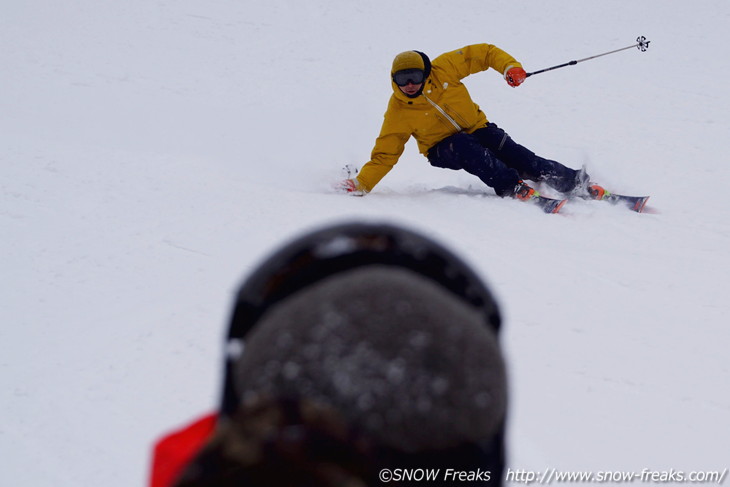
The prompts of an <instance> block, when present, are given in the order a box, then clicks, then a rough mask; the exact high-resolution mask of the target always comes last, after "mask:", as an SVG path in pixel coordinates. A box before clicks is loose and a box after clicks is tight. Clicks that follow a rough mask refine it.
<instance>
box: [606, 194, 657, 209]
mask: <svg viewBox="0 0 730 487" xmlns="http://www.w3.org/2000/svg"><path fill="white" fill-rule="evenodd" d="M599 201H608V202H609V203H611V204H613V205H624V206H626V207H627V208H628V209H630V210H631V211H635V212H637V213H642V212H643V211H644V207H645V206H646V202H647V201H649V197H648V196H627V195H624V194H614V193H610V194H606V196H604V197H603V199H601V200H599Z"/></svg>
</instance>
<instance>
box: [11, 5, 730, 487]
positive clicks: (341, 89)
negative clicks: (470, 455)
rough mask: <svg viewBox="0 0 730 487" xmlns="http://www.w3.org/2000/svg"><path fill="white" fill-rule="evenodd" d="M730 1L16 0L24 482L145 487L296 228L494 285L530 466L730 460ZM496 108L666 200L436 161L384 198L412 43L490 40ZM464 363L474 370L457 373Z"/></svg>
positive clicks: (15, 255) (18, 438)
mask: <svg viewBox="0 0 730 487" xmlns="http://www.w3.org/2000/svg"><path fill="white" fill-rule="evenodd" d="M728 22H730V3H728V2H726V1H725V0H698V1H697V2H688V1H686V0H681V1H680V0H643V1H639V2H585V1H582V0H556V1H554V2H542V1H539V0H525V1H519V2H518V1H514V0H494V1H490V2H484V1H476V0H462V1H460V2H444V1H431V0H421V1H420V2H418V3H417V4H413V3H412V2H393V1H386V0H375V1H370V2H350V1H342V0H312V1H306V2H304V1H295V0H290V1H272V2H256V1H253V0H244V1H233V0H212V1H205V2H203V1H199V0H175V1H173V0H156V1H154V2H150V1H146V0H145V1H143V0H127V1H124V2H114V1H108V0H76V1H74V2H56V1H50V0H25V1H22V2H19V1H16V2H5V3H4V5H3V7H2V14H1V15H0V45H1V46H2V49H0V66H2V70H0V134H2V135H1V136H0V137H1V140H2V144H0V167H1V168H2V177H1V178H0V235H1V237H0V255H2V267H1V271H2V281H3V284H2V285H3V288H2V293H0V317H1V319H2V325H1V326H0V383H1V384H2V387H1V388H0V409H1V411H0V414H1V416H0V418H1V419H2V421H1V423H0V468H1V470H2V477H3V479H4V480H3V485H13V486H15V487H22V486H29V487H30V486H32V487H37V486H46V485H47V486H51V485H52V486H54V487H78V486H82V485H105V486H119V487H122V486H125V487H126V486H130V485H145V483H146V481H147V480H146V479H147V475H148V465H149V459H150V448H151V446H152V444H153V441H154V440H155V439H156V438H158V437H159V436H160V435H161V434H162V433H164V432H166V431H169V430H170V429H171V428H175V427H178V426H180V425H182V424H184V423H186V422H187V421H189V420H191V419H193V418H194V417H196V416H197V415H199V414H201V413H204V412H206V411H209V410H212V409H213V408H214V407H215V406H216V404H217V401H218V396H219V389H220V379H221V359H222V339H223V335H224V332H225V329H226V327H227V321H228V318H229V313H230V310H231V305H232V303H233V298H234V294H235V291H236V290H237V287H238V286H239V284H240V283H241V281H242V280H243V279H244V278H245V277H246V276H247V275H248V273H249V272H251V270H252V269H254V268H255V267H256V266H257V265H258V263H260V262H261V260H262V258H264V257H265V256H266V255H268V254H269V253H270V252H272V251H273V250H274V249H276V248H278V247H279V246H280V245H282V244H283V243H285V242H287V241H288V240H289V239H290V238H293V237H295V236H297V235H300V234H301V233H302V232H305V231H308V230H311V229H313V228H319V227H321V226H323V225H326V224H330V223H333V222H340V221H385V222H390V223H396V224H400V225H404V226H407V227H408V228H412V229H414V230H417V231H420V232H422V233H426V234H428V235H431V236H432V237H433V238H435V239H436V240H438V241H439V242H441V243H443V244H445V245H446V246H447V247H449V248H451V249H452V250H454V251H455V252H456V253H457V254H459V255H461V256H462V257H463V258H464V259H465V260H466V261H467V262H469V263H470V264H471V265H473V266H474V268H475V269H476V271H477V272H478V273H479V274H480V275H481V276H483V278H484V279H485V280H486V282H488V284H489V286H490V287H491V288H492V290H493V291H494V293H495V294H496V295H497V297H498V299H499V302H500V305H501V309H502V312H503V315H504V321H505V326H504V333H503V335H502V344H503V346H504V349H505V353H506V356H507V358H508V361H509V380H510V401H511V402H510V413H509V438H508V440H509V444H508V450H509V465H510V467H511V468H513V469H534V470H543V469H545V468H557V469H563V470H591V471H607V470H609V471H620V470H641V469H642V468H649V469H652V470H662V469H670V468H673V469H675V470H684V471H692V470H707V469H712V470H722V469H724V468H726V467H730V460H728V459H729V458H730V456H728V452H730V435H729V434H728V433H730V387H728V385H729V384H730V359H728V339H729V338H730V331H729V330H728V326H729V325H730V323H729V322H730V320H728V317H727V315H728V311H730V304H728V303H729V301H728V291H727V289H728V288H727V287H726V286H727V285H728V284H727V283H728V271H730V268H729V267H730V266H729V265H728V264H729V263H730V204H729V203H728V196H727V190H726V189H724V185H725V184H727V182H728V181H730V169H729V168H728V167H729V165H728V163H727V148H728V145H727V144H728V134H729V133H730V124H729V123H728V120H727V116H728V113H730V105H729V103H728V99H729V98H728V90H727V88H726V85H725V82H726V81H725V79H726V75H728V74H730V67H729V66H728V63H727V60H728V59H730V49H729V48H728V45H729V44H730V42H729V41H730V36H729V35H728V33H727V32H728V31H727V26H728ZM638 35H645V36H646V37H647V38H648V39H649V40H650V41H651V44H650V48H649V50H648V51H647V52H646V53H641V52H639V51H638V50H628V51H624V52H620V53H616V54H612V55H609V56H606V57H602V58H599V59H595V60H591V61H586V62H585V63H581V64H578V65H577V66H573V67H567V68H563V69H560V70H556V71H552V72H550V73H544V74H540V75H537V76H535V77H532V78H529V79H528V80H527V81H526V82H525V84H524V85H522V86H521V87H519V88H517V89H513V88H510V87H509V86H508V85H507V84H506V83H505V82H504V80H503V79H502V77H501V75H500V74H499V73H496V72H495V71H488V72H485V73H479V74H476V75H473V76H471V77H469V78H467V80H466V83H467V86H468V87H469V89H470V91H471V93H472V96H473V98H474V99H475V101H477V103H479V104H480V106H481V107H482V109H483V110H484V111H485V113H486V114H487V117H488V118H489V119H490V120H491V121H493V122H496V123H497V124H499V125H500V126H501V127H503V128H504V129H506V130H507V131H508V132H509V133H510V135H511V136H512V137H513V138H514V139H515V140H517V141H518V142H521V143H523V144H525V145H527V146H528V147H530V148H532V149H533V150H535V151H536V152H537V153H539V154H541V155H543V156H546V157H550V158H554V159H557V160H559V161H561V162H564V163H565V164H567V165H569V166H571V167H575V168H577V167H580V166H581V165H583V164H586V165H587V167H588V169H589V172H590V173H591V175H592V177H593V179H594V180H596V181H598V182H600V183H602V184H603V185H604V186H606V187H608V188H609V189H612V190H614V191H616V192H623V193H629V194H639V193H640V194H644V193H645V194H651V200H650V202H649V206H650V207H651V208H653V209H654V212H652V213H646V214H636V213H633V212H630V211H626V210H624V209H621V208H616V207H612V206H610V205H606V204H602V203H596V202H571V203H569V205H568V206H566V207H565V209H564V210H563V214H562V215H546V214H543V213H541V212H540V211H539V210H538V209H537V208H535V207H533V206H530V205H526V204H523V203H520V202H518V201H514V200H503V199H500V198H497V197H496V196H494V194H493V192H492V191H491V190H489V189H488V188H486V187H485V186H483V185H482V184H481V182H480V181H479V180H477V179H476V178H474V177H473V176H470V175H468V174H466V173H463V172H455V171H448V170H443V169H437V168H433V167H431V166H430V165H429V164H428V162H427V161H426V160H425V158H423V156H421V155H420V154H418V151H417V149H416V145H415V143H414V142H413V141H411V142H409V143H408V145H407V146H406V151H405V153H404V155H403V157H402V158H401V160H400V162H399V163H398V165H397V166H396V167H395V169H394V170H393V171H392V172H391V173H390V174H389V175H388V176H386V178H385V179H383V181H382V182H381V183H380V184H379V185H378V186H377V188H376V189H375V190H374V191H373V192H372V193H371V194H370V195H368V196H366V197H363V198H355V197H349V196H346V195H340V194H336V193H334V192H333V191H332V190H331V186H330V185H331V183H332V182H334V181H336V180H337V179H338V178H339V170H340V168H341V167H342V165H344V164H345V163H351V164H356V165H361V164H363V163H364V162H366V161H367V160H368V158H369V154H370V150H371V149H372V145H373V143H374V141H375V137H376V136H377V133H378V131H379V129H380V124H381V122H382V114H383V112H384V111H385V107H386V103H387V101H388V97H389V95H390V93H391V85H390V81H389V70H390V64H391V61H392V58H393V56H394V55H395V54H396V53H398V52H401V51H404V50H409V49H417V50H422V51H424V52H426V53H428V54H429V55H431V57H435V56H437V55H438V54H440V53H442V52H446V51H449V50H453V49H456V48H459V47H462V46H464V45H467V44H473V43H479V42H489V43H493V44H496V45H498V46H500V47H502V48H503V49H505V50H506V51H508V52H510V53H511V54H512V55H514V56H515V57H516V58H517V59H519V60H520V61H521V62H522V63H523V64H524V65H525V67H526V69H527V71H534V70H537V69H541V68H544V67H548V66H552V65H555V64H560V63H563V62H567V61H569V60H572V59H580V58H583V57H587V56H591V55H593V54H598V53H601V52H606V51H609V50H612V49H616V48H619V47H625V46H628V45H631V44H632V43H634V39H635V38H636V37H637V36H638ZM465 373H469V371H465Z"/></svg>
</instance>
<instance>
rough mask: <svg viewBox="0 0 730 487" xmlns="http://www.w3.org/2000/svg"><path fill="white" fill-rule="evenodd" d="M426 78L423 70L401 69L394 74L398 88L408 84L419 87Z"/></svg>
mask: <svg viewBox="0 0 730 487" xmlns="http://www.w3.org/2000/svg"><path fill="white" fill-rule="evenodd" d="M425 77H426V76H425V73H424V72H423V70H422V69H417V68H414V69H401V70H400V71H396V72H395V73H393V82H394V83H395V84H397V85H398V86H406V85H407V84H408V83H412V84H414V85H419V84H421V83H423V79H424V78H425Z"/></svg>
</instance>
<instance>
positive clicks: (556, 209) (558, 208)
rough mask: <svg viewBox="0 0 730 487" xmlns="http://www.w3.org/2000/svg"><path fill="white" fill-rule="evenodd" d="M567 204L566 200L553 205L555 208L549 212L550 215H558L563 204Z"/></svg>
mask: <svg viewBox="0 0 730 487" xmlns="http://www.w3.org/2000/svg"><path fill="white" fill-rule="evenodd" d="M567 202H568V200H560V203H558V204H557V205H555V208H553V211H551V212H550V213H553V214H555V213H558V212H559V211H560V210H561V209H562V208H563V206H565V203H567Z"/></svg>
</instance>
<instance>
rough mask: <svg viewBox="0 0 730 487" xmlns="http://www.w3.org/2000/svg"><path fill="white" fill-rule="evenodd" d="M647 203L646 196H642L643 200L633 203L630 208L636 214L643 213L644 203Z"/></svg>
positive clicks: (647, 198)
mask: <svg viewBox="0 0 730 487" xmlns="http://www.w3.org/2000/svg"><path fill="white" fill-rule="evenodd" d="M647 201H649V197H648V196H644V197H643V198H641V199H639V200H637V201H636V203H634V207H633V208H631V209H632V210H634V211H635V212H637V213H644V209H645V208H646V202H647Z"/></svg>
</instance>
